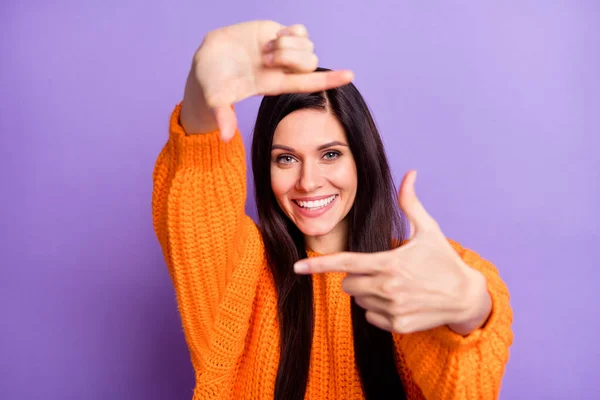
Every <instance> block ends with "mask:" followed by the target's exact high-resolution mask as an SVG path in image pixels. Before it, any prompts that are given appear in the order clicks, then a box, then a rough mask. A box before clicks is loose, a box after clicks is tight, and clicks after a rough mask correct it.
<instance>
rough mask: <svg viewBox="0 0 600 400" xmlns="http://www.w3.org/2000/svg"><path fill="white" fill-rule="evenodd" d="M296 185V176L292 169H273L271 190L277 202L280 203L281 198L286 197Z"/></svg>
mask: <svg viewBox="0 0 600 400" xmlns="http://www.w3.org/2000/svg"><path fill="white" fill-rule="evenodd" d="M294 184H295V182H294V174H293V171H292V170H291V169H288V170H284V169H280V168H271V189H272V190H273V194H274V195H275V197H276V198H277V201H280V200H281V199H280V197H282V196H285V195H286V194H287V193H288V192H289V191H290V190H291V189H292V188H293V187H294Z"/></svg>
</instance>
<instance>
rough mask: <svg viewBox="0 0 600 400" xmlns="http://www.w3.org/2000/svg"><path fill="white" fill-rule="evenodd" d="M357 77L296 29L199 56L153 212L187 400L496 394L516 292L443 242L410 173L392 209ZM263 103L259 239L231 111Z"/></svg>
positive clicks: (220, 33)
mask: <svg viewBox="0 0 600 400" xmlns="http://www.w3.org/2000/svg"><path fill="white" fill-rule="evenodd" d="M240 54H244V55H245V56H244V57H239V55H240ZM246 56H247V57H246ZM352 77H353V75H352V73H350V72H349V71H330V70H326V69H323V68H319V69H317V68H316V57H315V56H314V53H313V45H312V42H311V41H310V40H309V39H308V36H307V32H306V29H305V28H304V27H303V26H301V25H294V26H289V27H283V26H281V25H279V24H277V23H275V22H272V21H253V22H248V23H243V24H238V25H233V26H229V27H226V28H222V29H219V30H217V31H214V32H211V33H210V34H209V35H207V37H206V38H205V40H204V42H203V44H202V46H200V48H199V49H198V51H197V53H196V54H195V55H194V62H193V64H192V70H191V71H190V74H189V76H188V81H187V84H186V91H185V95H184V100H183V103H182V104H181V105H178V106H177V107H176V108H175V111H174V112H173V114H172V118H171V124H170V136H169V140H168V142H167V143H166V145H165V147H164V148H163V150H162V151H161V153H160V155H159V157H158V160H157V162H156V167H155V171H154V192H153V203H152V205H153V219H154V226H155V230H156V234H157V237H158V239H159V241H160V243H161V245H162V249H163V252H164V255H165V260H166V262H167V266H168V268H169V272H170V274H171V278H172V279H173V284H174V286H175V290H176V293H177V300H178V304H179V311H180V314H181V321H182V324H183V327H184V331H185V335H186V340H187V343H188V347H189V350H190V354H191V358H192V363H193V366H194V369H195V370H196V389H195V391H194V398H195V399H217V398H218V399H272V398H275V399H277V400H283V399H285V400H288V399H293V400H295V399H298V400H299V399H303V398H308V399H340V398H343V399H360V398H367V399H386V398H393V399H402V398H408V399H423V398H426V399H471V398H473V399H490V398H495V397H497V395H498V393H499V390H500V384H501V380H502V376H503V374H504V367H505V365H506V362H507V360H508V354H509V352H508V349H509V346H510V345H511V343H512V331H511V323H512V310H511V308H510V304H509V296H508V291H507V289H506V286H505V285H504V283H503V282H502V280H501V279H500V277H499V276H498V273H497V271H496V269H495V268H494V267H493V265H492V264H490V263H489V262H487V261H485V260H483V259H482V258H480V257H479V256H478V255H477V254H476V253H474V252H472V251H470V250H467V249H464V248H462V247H461V246H460V245H459V244H457V243H455V242H452V241H449V240H447V239H446V238H445V236H444V235H443V233H442V231H441V228H440V227H439V226H438V224H437V223H436V221H435V220H434V219H433V218H432V217H431V216H430V215H429V214H428V213H427V212H426V211H425V208H424V207H423V206H422V205H421V203H420V202H419V200H418V198H417V197H416V194H415V190H414V185H415V179H416V176H415V173H414V172H409V173H408V174H407V175H406V176H405V178H404V180H403V182H402V185H401V187H400V193H399V195H398V201H399V203H400V204H399V205H400V207H398V204H397V199H396V193H395V190H394V184H393V181H392V177H391V173H390V169H389V166H388V163H387V159H386V156H385V151H384V148H383V144H382V141H381V138H380V135H379V132H378V131H377V128H376V126H375V123H374V121H373V119H372V117H371V114H370V112H369V110H368V107H367V105H366V103H365V101H364V100H363V98H362V96H361V95H360V93H359V92H358V90H357V88H356V87H355V86H354V85H353V84H352V83H350V81H351V80H352ZM257 94H263V95H265V97H264V98H263V100H262V103H261V105H260V109H259V112H258V116H257V120H256V125H255V129H254V137H253V141H252V166H253V173H254V184H255V190H256V192H255V196H256V205H257V209H258V217H259V224H258V226H257V225H256V224H255V223H254V222H253V221H252V220H251V219H250V218H249V217H248V216H246V215H245V214H244V203H245V200H246V172H245V155H244V148H243V143H242V139H241V136H240V133H239V131H238V130H237V129H236V117H235V113H234V111H233V108H232V107H231V105H232V104H233V103H235V102H238V101H240V100H243V99H244V98H247V97H250V96H253V95H257ZM405 222H408V224H409V226H410V230H409V229H407V228H408V226H406V223H405ZM408 230H409V231H410V232H407V231H408ZM334 253H336V254H334Z"/></svg>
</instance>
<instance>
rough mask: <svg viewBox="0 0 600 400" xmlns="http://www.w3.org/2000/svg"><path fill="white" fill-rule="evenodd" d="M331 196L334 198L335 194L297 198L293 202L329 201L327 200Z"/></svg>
mask: <svg viewBox="0 0 600 400" xmlns="http://www.w3.org/2000/svg"><path fill="white" fill-rule="evenodd" d="M331 196H333V194H326V195H324V196H316V197H296V198H295V199H292V200H295V201H315V200H321V199H327V198H329V197H331ZM336 196H337V195H336Z"/></svg>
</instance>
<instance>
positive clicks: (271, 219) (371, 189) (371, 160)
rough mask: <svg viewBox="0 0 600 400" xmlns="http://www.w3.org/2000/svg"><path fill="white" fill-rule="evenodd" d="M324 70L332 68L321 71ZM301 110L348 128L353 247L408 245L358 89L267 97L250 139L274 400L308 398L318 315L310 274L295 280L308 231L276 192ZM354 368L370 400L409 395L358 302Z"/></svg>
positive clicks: (387, 338) (386, 336)
mask: <svg viewBox="0 0 600 400" xmlns="http://www.w3.org/2000/svg"><path fill="white" fill-rule="evenodd" d="M318 71H327V69H324V68H319V69H318ZM300 109H315V110H322V111H324V112H331V113H332V114H333V115H334V116H335V117H336V118H337V119H338V120H339V121H340V123H341V124H342V126H343V128H344V131H345V134H346V137H347V139H348V144H349V147H350V150H351V151H352V154H353V156H354V159H355V162H356V168H357V180H358V182H357V183H358V185H357V193H356V198H355V201H354V204H353V206H352V209H351V210H350V212H349V214H348V221H349V222H350V223H349V234H348V250H349V251H358V252H364V253H371V252H377V251H384V250H389V249H390V248H391V247H392V245H393V244H392V240H393V238H395V239H397V240H400V241H402V240H404V235H405V233H404V232H405V226H406V224H405V222H404V218H403V217H402V215H401V213H400V212H399V210H398V207H397V203H396V195H395V188H394V183H393V180H392V175H391V172H390V168H389V166H388V163H387V159H386V156H385V151H384V148H383V143H382V141H381V138H380V136H379V132H378V131H377V128H376V126H375V123H374V121H373V118H372V116H371V113H370V112H369V109H368V107H367V105H366V103H365V101H364V99H363V98H362V96H361V94H360V93H359V91H358V89H357V88H356V87H355V86H354V85H353V84H352V83H350V84H348V85H345V86H342V87H339V88H335V89H331V90H327V91H324V92H318V93H312V94H284V95H280V96H265V97H264V98H263V100H262V102H261V104H260V108H259V111H258V116H257V119H256V124H255V127H254V134H253V140H252V169H253V173H254V188H255V199H256V207H257V211H258V218H259V227H260V230H261V233H262V236H263V241H264V244H265V251H266V257H267V261H268V264H269V268H270V270H271V273H272V275H273V278H274V282H275V287H276V290H277V308H278V318H279V326H280V331H281V332H280V338H281V339H280V354H281V355H280V362H279V368H278V371H277V380H276V382H275V399H276V400H294V399H298V400H301V399H303V398H304V395H305V393H306V385H307V382H308V370H309V364H310V350H311V345H312V337H313V328H314V313H313V291H312V279H311V276H310V275H296V274H295V273H294V270H293V264H294V263H295V262H296V261H298V260H300V259H302V258H306V257H307V254H306V250H305V243H304V236H303V234H302V232H300V230H299V229H298V228H297V227H296V226H295V224H294V223H293V222H292V221H290V220H289V218H288V217H287V216H286V215H285V214H284V213H283V211H282V210H281V208H280V207H279V205H278V204H277V201H276V199H275V196H274V194H273V191H272V189H271V179H270V176H271V173H270V171H271V167H270V163H271V146H272V144H273V135H274V133H275V129H276V128H277V125H278V124H279V122H280V121H281V120H282V119H283V118H285V117H286V116H287V115H288V114H290V113H292V112H294V111H296V110H300ZM351 313H352V328H353V334H354V351H355V357H356V366H357V369H358V371H359V374H360V378H361V384H362V388H363V392H364V394H365V397H366V398H367V399H385V398H387V397H393V398H394V399H402V398H405V397H406V395H405V392H404V388H403V386H402V382H401V380H400V377H399V375H398V371H397V369H396V363H395V359H394V344H393V340H392V335H391V333H389V332H386V331H383V330H380V329H378V328H377V327H375V326H373V325H371V324H369V323H368V322H367V321H366V319H365V310H364V309H362V308H360V307H359V306H358V305H357V304H356V303H355V301H354V299H352V306H351Z"/></svg>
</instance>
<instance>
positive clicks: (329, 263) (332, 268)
mask: <svg viewBox="0 0 600 400" xmlns="http://www.w3.org/2000/svg"><path fill="white" fill-rule="evenodd" d="M386 253H387V252H380V253H352V252H343V253H337V254H332V255H328V256H320V257H313V258H307V259H304V260H300V261H298V262H297V263H295V264H294V272H296V273H297V274H317V273H322V272H347V273H350V274H363V275H374V274H376V273H378V272H380V271H381V270H382V269H383V268H385V265H386V260H387V259H388V255H387V254H386Z"/></svg>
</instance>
